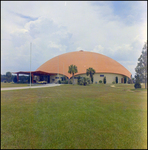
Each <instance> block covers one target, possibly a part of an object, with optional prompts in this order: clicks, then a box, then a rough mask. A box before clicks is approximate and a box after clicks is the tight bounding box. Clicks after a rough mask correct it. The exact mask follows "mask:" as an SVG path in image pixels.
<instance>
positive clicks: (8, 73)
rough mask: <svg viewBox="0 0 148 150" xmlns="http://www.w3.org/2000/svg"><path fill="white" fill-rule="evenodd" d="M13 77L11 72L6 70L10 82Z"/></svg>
mask: <svg viewBox="0 0 148 150" xmlns="http://www.w3.org/2000/svg"><path fill="white" fill-rule="evenodd" d="M11 77H12V74H11V72H6V78H7V81H8V82H11Z"/></svg>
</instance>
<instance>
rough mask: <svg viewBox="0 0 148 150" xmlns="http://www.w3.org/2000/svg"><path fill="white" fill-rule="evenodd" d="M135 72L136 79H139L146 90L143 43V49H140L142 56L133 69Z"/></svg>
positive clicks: (145, 56) (145, 47) (145, 52)
mask: <svg viewBox="0 0 148 150" xmlns="http://www.w3.org/2000/svg"><path fill="white" fill-rule="evenodd" d="M135 71H136V75H135V78H136V77H139V80H140V82H144V83H145V88H146V82H147V42H145V44H144V46H143V49H142V54H141V55H140V57H139V58H138V63H137V66H136V68H135Z"/></svg>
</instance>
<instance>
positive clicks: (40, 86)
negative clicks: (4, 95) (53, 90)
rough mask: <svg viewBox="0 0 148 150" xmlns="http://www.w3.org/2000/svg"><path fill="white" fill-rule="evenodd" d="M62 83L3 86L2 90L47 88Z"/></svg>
mask: <svg viewBox="0 0 148 150" xmlns="http://www.w3.org/2000/svg"><path fill="white" fill-rule="evenodd" d="M60 85H61V84H44V85H38V86H31V87H30V86H27V87H9V88H1V91H7V90H21V89H30V88H31V89H34V88H45V87H54V86H60Z"/></svg>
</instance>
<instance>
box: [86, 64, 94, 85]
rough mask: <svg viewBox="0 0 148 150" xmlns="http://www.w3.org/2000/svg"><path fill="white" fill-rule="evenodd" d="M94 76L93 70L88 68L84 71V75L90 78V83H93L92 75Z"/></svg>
mask: <svg viewBox="0 0 148 150" xmlns="http://www.w3.org/2000/svg"><path fill="white" fill-rule="evenodd" d="M94 74H95V70H94V69H93V68H91V67H90V68H88V69H87V70H86V75H87V76H88V75H90V78H91V82H92V83H93V75H94Z"/></svg>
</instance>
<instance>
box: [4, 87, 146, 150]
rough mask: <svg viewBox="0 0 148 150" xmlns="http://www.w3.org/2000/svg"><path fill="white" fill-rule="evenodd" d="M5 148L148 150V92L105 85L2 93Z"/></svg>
mask: <svg viewBox="0 0 148 150" xmlns="http://www.w3.org/2000/svg"><path fill="white" fill-rule="evenodd" d="M1 148H2V149H5V148H7V149H61V148H62V149H68V148H70V149H77V148H79V149H116V148H118V149H139V148H140V149H142V148H143V149H144V148H147V90H146V89H140V90H135V89H134V86H133V85H129V84H127V85H124V84H118V85H115V87H111V85H110V84H106V85H103V84H102V85H90V86H78V85H74V86H73V85H62V86H58V87H49V88H41V89H40V88H38V89H25V90H13V91H1Z"/></svg>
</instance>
